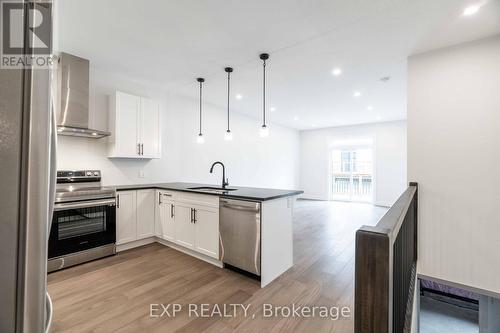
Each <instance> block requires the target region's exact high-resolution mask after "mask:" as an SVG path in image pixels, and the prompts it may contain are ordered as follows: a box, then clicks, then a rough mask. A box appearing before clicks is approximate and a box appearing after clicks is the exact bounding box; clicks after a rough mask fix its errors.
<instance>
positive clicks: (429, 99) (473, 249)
mask: <svg viewBox="0 0 500 333" xmlns="http://www.w3.org/2000/svg"><path fill="white" fill-rule="evenodd" d="M408 65H409V69H408V80H409V81H408V174H409V178H410V179H411V180H413V181H417V182H418V183H419V267H418V271H419V273H420V274H425V275H428V276H431V277H435V278H439V279H442V280H447V281H451V282H455V283H459V284H463V285H468V286H472V287H475V288H480V289H484V290H488V291H492V292H496V293H500V278H499V275H500V255H499V249H500V215H499V209H498V207H499V204H500V187H499V186H500V172H499V169H500V148H499V145H500V35H497V36H496V37H494V38H490V39H486V40H482V41H478V42H474V43H468V44H464V45H459V46H456V47H451V48H446V49H442V50H438V51H434V52H429V53H425V54H421V55H416V56H413V57H410V59H409V64H408Z"/></svg>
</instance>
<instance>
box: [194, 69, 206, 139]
mask: <svg viewBox="0 0 500 333" xmlns="http://www.w3.org/2000/svg"><path fill="white" fill-rule="evenodd" d="M196 81H198V82H199V83H200V131H199V133H198V136H197V137H196V142H197V143H204V142H205V138H204V137H203V134H202V133H201V119H202V118H201V101H202V96H203V95H202V93H203V82H205V79H204V78H201V77H199V78H197V79H196Z"/></svg>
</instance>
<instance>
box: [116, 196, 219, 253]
mask: <svg viewBox="0 0 500 333" xmlns="http://www.w3.org/2000/svg"><path fill="white" fill-rule="evenodd" d="M118 197H119V199H118V200H119V207H118V208H117V237H116V238H117V242H116V243H117V245H120V244H124V243H127V242H132V241H135V240H139V239H142V238H148V237H151V236H156V237H157V238H160V239H163V240H166V241H169V242H172V243H175V244H177V245H179V246H182V247H184V248H186V249H189V250H192V251H195V252H198V253H201V254H203V255H205V256H209V257H212V258H215V259H219V201H218V198H217V197H215V198H214V197H213V196H207V195H203V194H200V195H198V194H192V193H189V194H185V193H183V194H182V195H181V194H179V192H174V191H168V190H154V189H147V190H137V191H120V192H118Z"/></svg>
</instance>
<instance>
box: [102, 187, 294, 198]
mask: <svg viewBox="0 0 500 333" xmlns="http://www.w3.org/2000/svg"><path fill="white" fill-rule="evenodd" d="M109 187H114V188H115V189H116V190H117V191H125V190H140V189H150V188H153V189H161V190H172V191H181V192H191V193H199V194H207V195H216V196H219V197H223V198H228V199H241V200H253V201H266V200H273V199H279V198H285V197H289V196H293V195H299V194H302V193H304V191H298V190H275V189H270V188H256V187H239V186H228V188H234V189H236V190H235V191H228V192H224V193H213V192H212V193H210V192H204V191H200V190H190V189H189V188H191V187H220V185H209V184H197V183H157V184H137V185H117V186H109Z"/></svg>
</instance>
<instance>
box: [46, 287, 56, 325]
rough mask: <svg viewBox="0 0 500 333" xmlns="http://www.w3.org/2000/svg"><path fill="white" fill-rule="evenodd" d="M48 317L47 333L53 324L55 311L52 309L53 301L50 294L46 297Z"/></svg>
mask: <svg viewBox="0 0 500 333" xmlns="http://www.w3.org/2000/svg"><path fill="white" fill-rule="evenodd" d="M45 302H46V308H47V315H46V319H45V333H49V330H50V325H51V324H52V314H53V313H54V309H53V307H52V299H51V298H50V295H49V293H48V292H47V293H46V296H45Z"/></svg>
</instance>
